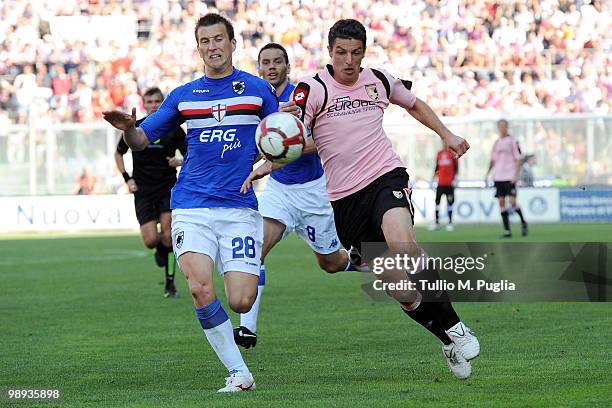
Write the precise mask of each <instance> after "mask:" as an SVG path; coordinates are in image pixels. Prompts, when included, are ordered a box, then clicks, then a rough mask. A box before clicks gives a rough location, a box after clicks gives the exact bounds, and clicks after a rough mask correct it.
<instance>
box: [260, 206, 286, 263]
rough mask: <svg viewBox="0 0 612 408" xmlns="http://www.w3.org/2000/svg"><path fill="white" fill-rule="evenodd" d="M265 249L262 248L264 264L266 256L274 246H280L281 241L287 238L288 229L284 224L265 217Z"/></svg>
mask: <svg viewBox="0 0 612 408" xmlns="http://www.w3.org/2000/svg"><path fill="white" fill-rule="evenodd" d="M263 220H264V221H263V234H264V239H263V247H262V255H261V262H262V263H263V262H264V260H265V259H266V256H267V255H268V253H269V252H270V250H271V249H272V248H274V245H276V244H278V243H279V241H280V240H281V239H283V237H284V236H285V231H286V230H287V227H286V226H285V224H283V223H282V222H280V221H278V220H276V219H274V218H268V217H265V218H264V219H263Z"/></svg>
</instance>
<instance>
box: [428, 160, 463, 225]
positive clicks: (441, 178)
mask: <svg viewBox="0 0 612 408" xmlns="http://www.w3.org/2000/svg"><path fill="white" fill-rule="evenodd" d="M458 172H459V161H458V160H457V158H456V157H454V156H453V154H452V153H451V152H450V151H448V150H445V149H442V150H440V151H439V152H438V154H437V155H436V167H435V169H434V179H435V178H437V179H438V182H437V186H436V222H435V223H434V224H432V225H430V226H429V230H430V231H434V230H437V229H438V228H440V202H441V200H442V196H446V212H447V214H448V224H446V230H447V231H452V230H453V229H454V228H453V203H454V202H455V177H456V176H457V173H458Z"/></svg>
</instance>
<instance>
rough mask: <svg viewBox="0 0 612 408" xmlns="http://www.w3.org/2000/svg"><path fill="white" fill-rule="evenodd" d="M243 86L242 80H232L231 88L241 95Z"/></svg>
mask: <svg viewBox="0 0 612 408" xmlns="http://www.w3.org/2000/svg"><path fill="white" fill-rule="evenodd" d="M244 88H245V85H244V81H233V82H232V89H233V90H234V92H236V93H237V94H238V95H242V93H243V92H244Z"/></svg>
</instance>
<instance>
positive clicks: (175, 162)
mask: <svg viewBox="0 0 612 408" xmlns="http://www.w3.org/2000/svg"><path fill="white" fill-rule="evenodd" d="M166 160H168V166H170V167H180V166H181V165H182V164H183V161H182V160H181V159H179V158H178V157H176V156H174V157H166Z"/></svg>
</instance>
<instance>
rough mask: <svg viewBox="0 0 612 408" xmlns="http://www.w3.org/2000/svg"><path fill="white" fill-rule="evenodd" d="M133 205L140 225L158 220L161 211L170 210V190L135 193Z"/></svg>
mask: <svg viewBox="0 0 612 408" xmlns="http://www.w3.org/2000/svg"><path fill="white" fill-rule="evenodd" d="M134 207H135V208H136V218H137V219H138V223H139V224H140V225H143V224H146V223H147V222H151V221H157V220H159V215H160V214H161V213H163V212H170V211H171V210H170V191H161V192H159V191H158V192H152V193H138V192H137V193H135V194H134Z"/></svg>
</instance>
